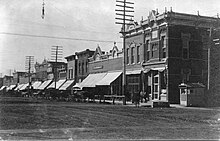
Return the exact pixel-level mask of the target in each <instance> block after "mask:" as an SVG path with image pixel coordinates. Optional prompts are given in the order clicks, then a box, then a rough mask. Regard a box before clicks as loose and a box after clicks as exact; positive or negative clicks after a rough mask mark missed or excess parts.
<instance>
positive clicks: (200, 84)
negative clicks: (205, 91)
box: [179, 83, 205, 88]
mask: <svg viewBox="0 0 220 141" xmlns="http://www.w3.org/2000/svg"><path fill="white" fill-rule="evenodd" d="M179 87H180V88H181V87H182V88H186V87H187V88H205V85H203V84H202V83H187V84H185V83H181V84H180V85H179Z"/></svg>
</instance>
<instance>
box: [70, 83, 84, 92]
mask: <svg viewBox="0 0 220 141" xmlns="http://www.w3.org/2000/svg"><path fill="white" fill-rule="evenodd" d="M80 84H81V83H76V84H75V85H74V86H73V87H72V89H73V90H82V87H81V85H80Z"/></svg>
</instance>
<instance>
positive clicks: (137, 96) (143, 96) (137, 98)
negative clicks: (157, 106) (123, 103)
mask: <svg viewBox="0 0 220 141" xmlns="http://www.w3.org/2000/svg"><path fill="white" fill-rule="evenodd" d="M131 96H132V103H134V104H135V106H136V107H139V105H140V102H141V103H143V102H147V101H148V100H149V94H147V93H146V92H143V91H140V93H133V94H132V95H131Z"/></svg>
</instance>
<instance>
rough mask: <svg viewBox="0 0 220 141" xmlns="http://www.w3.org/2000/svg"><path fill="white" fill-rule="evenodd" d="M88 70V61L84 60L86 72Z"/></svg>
mask: <svg viewBox="0 0 220 141" xmlns="http://www.w3.org/2000/svg"><path fill="white" fill-rule="evenodd" d="M87 72H88V62H87V61H86V73H87Z"/></svg>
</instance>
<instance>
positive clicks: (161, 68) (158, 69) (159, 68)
mask: <svg viewBox="0 0 220 141" xmlns="http://www.w3.org/2000/svg"><path fill="white" fill-rule="evenodd" d="M165 69H166V68H165V67H158V68H151V70H156V71H159V72H162V71H164V70H165Z"/></svg>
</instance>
